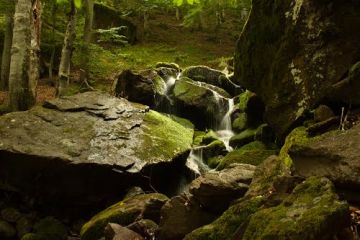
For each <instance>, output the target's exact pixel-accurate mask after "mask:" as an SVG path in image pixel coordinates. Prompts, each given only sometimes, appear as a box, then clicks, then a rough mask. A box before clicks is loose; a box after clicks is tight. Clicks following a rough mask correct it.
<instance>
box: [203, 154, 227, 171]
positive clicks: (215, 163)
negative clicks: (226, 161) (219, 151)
mask: <svg viewBox="0 0 360 240" xmlns="http://www.w3.org/2000/svg"><path fill="white" fill-rule="evenodd" d="M222 159H223V156H221V155H219V156H215V157H212V158H209V159H207V160H206V163H207V165H208V166H209V167H210V168H212V169H214V168H217V166H218V165H219V164H220V162H221V160H222Z"/></svg>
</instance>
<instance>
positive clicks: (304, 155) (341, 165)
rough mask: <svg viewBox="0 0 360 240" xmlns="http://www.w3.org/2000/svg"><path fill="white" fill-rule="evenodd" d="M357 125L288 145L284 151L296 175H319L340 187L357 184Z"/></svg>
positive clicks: (359, 180)
mask: <svg viewBox="0 0 360 240" xmlns="http://www.w3.org/2000/svg"><path fill="white" fill-rule="evenodd" d="M359 143H360V125H355V126H354V127H353V128H351V129H349V130H346V131H340V130H335V131H331V132H328V133H325V134H323V135H320V136H316V137H314V138H306V141H305V140H304V141H298V142H297V143H294V144H292V146H291V147H290V148H289V150H288V153H289V156H290V158H291V160H292V162H293V165H294V168H295V173H296V174H298V175H299V176H303V177H309V176H323V177H327V178H329V179H330V180H331V181H333V182H334V184H335V185H336V186H337V187H338V188H340V189H342V188H343V189H347V190H350V189H351V190H353V191H358V189H359V187H360V163H359V161H358V159H359V158H360V148H359Z"/></svg>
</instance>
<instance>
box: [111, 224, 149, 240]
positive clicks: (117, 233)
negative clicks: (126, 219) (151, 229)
mask: <svg viewBox="0 0 360 240" xmlns="http://www.w3.org/2000/svg"><path fill="white" fill-rule="evenodd" d="M104 233H105V239H106V240H144V238H143V237H142V236H141V235H139V234H137V233H136V232H134V231H132V230H130V229H128V228H126V227H123V226H120V225H119V224H115V223H108V225H107V226H106V227H105V232H104Z"/></svg>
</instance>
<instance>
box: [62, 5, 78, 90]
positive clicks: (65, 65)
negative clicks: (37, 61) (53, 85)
mask: <svg viewBox="0 0 360 240" xmlns="http://www.w3.org/2000/svg"><path fill="white" fill-rule="evenodd" d="M70 4H71V10H70V13H69V22H68V24H67V28H66V33H65V37H64V44H63V48H62V51H61V59H60V66H59V76H58V84H57V94H58V95H59V96H62V95H63V94H64V92H65V90H66V88H67V87H68V86H69V82H70V65H71V57H72V53H73V49H74V47H73V43H74V41H75V37H76V29H75V27H76V8H75V3H74V0H71V1H70Z"/></svg>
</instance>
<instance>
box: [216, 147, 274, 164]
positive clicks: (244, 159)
mask: <svg viewBox="0 0 360 240" xmlns="http://www.w3.org/2000/svg"><path fill="white" fill-rule="evenodd" d="M274 154H276V150H273V149H268V148H267V147H266V146H265V144H264V143H262V142H260V141H254V142H251V143H249V144H247V145H244V146H243V147H241V148H240V149H236V150H234V151H232V152H229V153H228V154H227V155H226V156H225V157H224V158H223V159H221V162H220V164H219V165H218V166H217V170H221V169H224V168H226V167H228V166H229V165H230V164H232V163H246V164H251V165H255V166H257V165H259V164H260V163H262V162H263V161H264V160H265V159H266V158H268V157H269V156H271V155H274Z"/></svg>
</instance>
